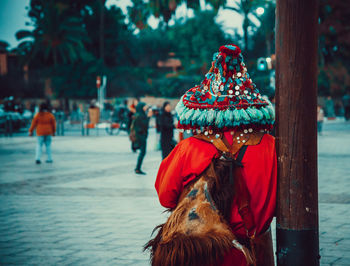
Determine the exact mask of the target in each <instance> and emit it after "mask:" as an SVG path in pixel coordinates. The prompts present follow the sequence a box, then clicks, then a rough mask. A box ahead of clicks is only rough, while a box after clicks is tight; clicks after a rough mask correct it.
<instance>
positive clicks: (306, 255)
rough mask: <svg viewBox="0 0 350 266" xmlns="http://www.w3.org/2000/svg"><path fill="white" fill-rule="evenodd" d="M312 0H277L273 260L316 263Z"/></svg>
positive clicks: (315, 4) (315, 11)
mask: <svg viewBox="0 0 350 266" xmlns="http://www.w3.org/2000/svg"><path fill="white" fill-rule="evenodd" d="M317 32H318V1H317V0H307V1H305V0H277V7H276V60H277V62H276V102H277V106H276V113H277V118H276V136H277V154H278V178H279V181H278V197H277V198H278V203H277V264H278V265H293V266H298V265H308V266H313V265H319V239H318V236H319V234H318V189H317V130H316V129H317V126H316V116H317V115H316V113H317V110H316V109H317V35H318V34H317Z"/></svg>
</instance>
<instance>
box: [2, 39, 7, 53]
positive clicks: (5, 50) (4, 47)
mask: <svg viewBox="0 0 350 266" xmlns="http://www.w3.org/2000/svg"><path fill="white" fill-rule="evenodd" d="M8 47H9V44H8V43H7V42H5V41H1V40H0V53H1V52H2V53H5V52H7V51H8Z"/></svg>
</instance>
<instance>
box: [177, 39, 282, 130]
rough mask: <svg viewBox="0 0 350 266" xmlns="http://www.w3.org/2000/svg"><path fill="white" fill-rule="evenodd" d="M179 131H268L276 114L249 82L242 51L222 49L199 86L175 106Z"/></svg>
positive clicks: (232, 45)
mask: <svg viewBox="0 0 350 266" xmlns="http://www.w3.org/2000/svg"><path fill="white" fill-rule="evenodd" d="M176 112H177V114H178V118H179V125H178V128H180V129H192V130H194V129H197V130H198V131H200V130H202V131H205V130H210V131H225V130H230V129H243V130H244V129H247V128H249V129H250V130H251V129H255V130H270V129H271V127H272V125H273V123H274V120H275V112H274V109H273V107H272V105H271V103H270V102H269V101H268V100H266V99H264V98H263V97H262V96H261V95H260V93H259V90H258V89H257V88H256V85H255V84H254V83H253V82H252V80H251V78H250V76H249V74H248V72H247V68H246V67H245V64H244V62H243V56H242V54H241V49H240V48H239V47H238V46H236V45H234V44H229V45H224V46H221V47H220V49H219V52H217V53H215V54H214V56H213V62H212V66H211V68H210V70H209V72H208V73H207V74H206V75H205V78H204V80H203V81H202V82H201V84H200V85H197V86H195V87H193V88H192V89H190V90H188V91H187V92H186V93H185V94H184V95H183V96H182V97H181V100H180V102H179V103H178V104H177V106H176Z"/></svg>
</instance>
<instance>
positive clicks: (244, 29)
mask: <svg viewBox="0 0 350 266" xmlns="http://www.w3.org/2000/svg"><path fill="white" fill-rule="evenodd" d="M248 26H249V18H248V14H247V15H245V16H244V19H243V34H244V48H245V52H246V53H248V50H249V46H248V45H249V44H248Z"/></svg>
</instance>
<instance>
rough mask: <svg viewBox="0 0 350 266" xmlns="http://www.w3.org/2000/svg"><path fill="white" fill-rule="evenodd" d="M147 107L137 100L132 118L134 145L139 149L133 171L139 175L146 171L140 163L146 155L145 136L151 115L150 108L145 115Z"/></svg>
mask: <svg viewBox="0 0 350 266" xmlns="http://www.w3.org/2000/svg"><path fill="white" fill-rule="evenodd" d="M147 109H148V107H147V105H146V104H145V103H143V102H139V103H138V104H137V106H136V113H135V115H134V120H133V125H132V127H133V129H134V130H135V138H136V141H135V145H136V146H137V148H138V149H140V154H139V157H138V158H137V164H136V168H135V173H136V174H139V175H145V174H146V173H145V172H143V171H142V170H141V165H142V161H143V158H144V157H145V155H146V147H147V136H148V123H149V118H150V116H152V110H149V111H148V114H147V115H146V111H147Z"/></svg>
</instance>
